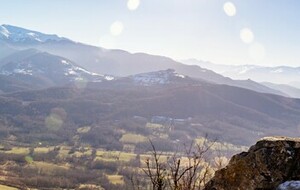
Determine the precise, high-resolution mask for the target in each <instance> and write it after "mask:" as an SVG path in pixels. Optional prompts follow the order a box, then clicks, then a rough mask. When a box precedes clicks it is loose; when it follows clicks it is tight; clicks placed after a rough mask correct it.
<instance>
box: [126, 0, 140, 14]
mask: <svg viewBox="0 0 300 190" xmlns="http://www.w3.org/2000/svg"><path fill="white" fill-rule="evenodd" d="M139 6H140V0H128V2H127V7H128V9H129V10H131V11H134V10H136V9H137V8H138V7H139Z"/></svg>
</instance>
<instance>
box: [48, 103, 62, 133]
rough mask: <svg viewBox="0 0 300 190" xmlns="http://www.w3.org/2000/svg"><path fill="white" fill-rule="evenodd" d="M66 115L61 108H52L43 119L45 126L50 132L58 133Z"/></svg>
mask: <svg viewBox="0 0 300 190" xmlns="http://www.w3.org/2000/svg"><path fill="white" fill-rule="evenodd" d="M66 116H67V113H66V112H65V110H64V109H62V108H54V109H52V110H51V113H50V114H49V116H48V117H46V119H45V126H46V127H47V128H48V129H49V130H51V131H58V130H59V129H60V128H61V127H62V125H63V124H64V120H65V119H66Z"/></svg>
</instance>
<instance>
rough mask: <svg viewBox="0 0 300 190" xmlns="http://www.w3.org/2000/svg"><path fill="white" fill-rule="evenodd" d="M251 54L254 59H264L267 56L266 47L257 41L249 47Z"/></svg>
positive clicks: (258, 60)
mask: <svg viewBox="0 0 300 190" xmlns="http://www.w3.org/2000/svg"><path fill="white" fill-rule="evenodd" d="M249 55H250V57H251V59H253V60H254V61H256V62H260V61H262V60H264V58H265V56H266V50H265V47H264V46H263V45H262V44H260V43H257V42H255V43H253V44H251V46H250V47H249Z"/></svg>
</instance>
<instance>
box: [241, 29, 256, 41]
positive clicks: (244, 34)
mask: <svg viewBox="0 0 300 190" xmlns="http://www.w3.org/2000/svg"><path fill="white" fill-rule="evenodd" d="M240 38H241V40H242V41H243V42H244V43H246V44H250V43H252V42H253V40H254V34H253V32H252V30H251V29H249V28H243V29H242V30H241V31H240Z"/></svg>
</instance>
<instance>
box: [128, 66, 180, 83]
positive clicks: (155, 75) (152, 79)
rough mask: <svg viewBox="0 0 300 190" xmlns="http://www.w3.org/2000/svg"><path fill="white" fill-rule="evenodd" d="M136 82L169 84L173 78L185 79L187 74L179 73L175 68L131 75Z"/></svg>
mask: <svg viewBox="0 0 300 190" xmlns="http://www.w3.org/2000/svg"><path fill="white" fill-rule="evenodd" d="M131 78H132V80H133V81H134V83H136V84H139V85H144V86H152V85H157V84H169V83H171V82H172V80H176V79H184V78H186V76H184V75H181V74H178V73H177V72H176V71H175V70H174V69H167V70H161V71H154V72H149V73H142V74H137V75H133V76H131Z"/></svg>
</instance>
